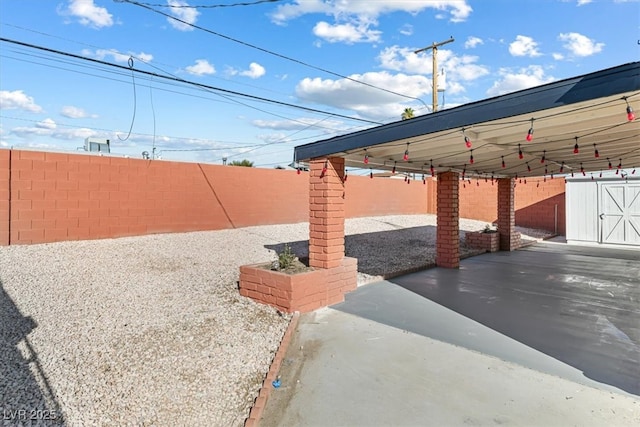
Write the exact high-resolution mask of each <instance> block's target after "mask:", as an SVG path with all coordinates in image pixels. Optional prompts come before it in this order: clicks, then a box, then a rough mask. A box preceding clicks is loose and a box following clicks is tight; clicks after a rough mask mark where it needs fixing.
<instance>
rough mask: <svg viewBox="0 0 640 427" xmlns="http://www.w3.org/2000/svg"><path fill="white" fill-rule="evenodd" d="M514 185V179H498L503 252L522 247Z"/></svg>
mask: <svg viewBox="0 0 640 427" xmlns="http://www.w3.org/2000/svg"><path fill="white" fill-rule="evenodd" d="M514 183H515V182H514V179H513V178H500V179H498V232H499V233H500V250H502V251H513V250H516V249H518V248H519V247H520V233H518V232H516V211H515V202H514V200H515V186H514Z"/></svg>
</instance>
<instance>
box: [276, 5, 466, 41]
mask: <svg viewBox="0 0 640 427" xmlns="http://www.w3.org/2000/svg"><path fill="white" fill-rule="evenodd" d="M427 9H433V10H435V11H438V12H439V13H442V12H448V13H449V15H448V16H449V20H450V21H451V22H463V21H465V20H466V19H467V18H468V16H469V15H470V14H471V12H472V9H471V6H469V5H468V4H467V1H466V0H377V1H370V0H343V1H334V0H295V1H294V2H292V3H287V4H283V5H280V6H278V7H277V8H276V10H275V12H273V13H272V14H271V19H272V21H273V22H274V23H276V24H279V25H284V24H286V23H287V21H289V20H292V19H295V18H298V17H300V16H303V15H307V14H322V15H326V16H330V17H332V18H333V21H332V22H326V21H319V22H317V24H316V25H315V26H314V29H313V31H314V34H315V35H316V36H318V37H321V38H323V39H325V40H327V41H329V42H331V43H336V42H344V43H362V42H366V43H375V42H378V41H380V40H381V35H382V32H381V31H379V30H376V29H374V28H373V27H377V26H378V21H377V18H378V17H379V16H381V15H384V14H391V13H394V12H405V13H409V14H412V15H416V14H418V13H420V12H423V11H425V10H427ZM401 32H402V33H403V34H405V35H406V34H407V33H413V29H412V28H411V29H410V30H407V29H405V28H403V29H402V30H401ZM316 45H317V44H316Z"/></svg>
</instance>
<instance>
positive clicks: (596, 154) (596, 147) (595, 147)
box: [593, 144, 600, 159]
mask: <svg viewBox="0 0 640 427" xmlns="http://www.w3.org/2000/svg"><path fill="white" fill-rule="evenodd" d="M593 148H594V149H595V150H596V151H594V153H593V156H594V157H595V158H596V159H597V158H598V157H600V153H598V146H597V145H596V144H593Z"/></svg>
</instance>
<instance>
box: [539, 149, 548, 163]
mask: <svg viewBox="0 0 640 427" xmlns="http://www.w3.org/2000/svg"><path fill="white" fill-rule="evenodd" d="M545 160H547V150H542V158H541V159H540V163H544V161H545Z"/></svg>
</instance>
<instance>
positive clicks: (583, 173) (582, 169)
mask: <svg viewBox="0 0 640 427" xmlns="http://www.w3.org/2000/svg"><path fill="white" fill-rule="evenodd" d="M580 172H582V176H586V175H587V174H586V173H585V172H584V168H583V167H582V163H580Z"/></svg>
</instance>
